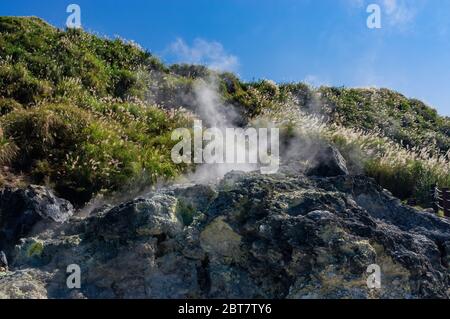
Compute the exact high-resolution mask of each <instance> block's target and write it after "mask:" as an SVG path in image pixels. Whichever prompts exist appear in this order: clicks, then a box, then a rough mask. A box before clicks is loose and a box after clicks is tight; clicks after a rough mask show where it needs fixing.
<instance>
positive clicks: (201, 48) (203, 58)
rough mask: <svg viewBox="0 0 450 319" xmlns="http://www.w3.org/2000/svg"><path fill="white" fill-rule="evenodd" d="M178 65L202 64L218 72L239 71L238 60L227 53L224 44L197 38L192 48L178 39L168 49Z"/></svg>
mask: <svg viewBox="0 0 450 319" xmlns="http://www.w3.org/2000/svg"><path fill="white" fill-rule="evenodd" d="M168 51H169V53H170V54H171V55H173V56H174V58H175V60H176V61H177V62H178V63H191V64H202V65H205V66H208V67H209V68H211V69H214V70H217V71H232V72H235V71H237V67H238V65H239V62H238V58H237V57H236V56H234V55H232V54H229V53H227V52H226V51H225V49H224V48H223V46H222V44H221V43H219V42H216V41H212V42H209V41H206V40H204V39H200V38H197V39H195V40H194V42H193V44H192V46H189V45H188V44H187V43H186V42H185V41H184V40H183V39H180V38H178V39H177V40H176V41H175V42H173V43H172V44H171V45H170V46H169V49H168Z"/></svg>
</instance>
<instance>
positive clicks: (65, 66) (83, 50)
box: [0, 17, 450, 205]
mask: <svg viewBox="0 0 450 319" xmlns="http://www.w3.org/2000/svg"><path fill="white" fill-rule="evenodd" d="M212 76H214V77H215V78H216V79H217V84H218V89H219V92H220V95H221V97H222V99H223V104H224V105H228V106H229V107H234V108H235V109H236V110H237V111H238V112H239V113H240V114H241V117H240V120H239V121H238V122H237V123H236V124H237V125H246V124H247V123H248V122H250V121H252V120H253V119H255V118H259V117H266V116H269V117H272V118H273V119H275V118H278V119H280V122H282V123H283V125H285V126H286V128H289V129H292V132H293V133H292V134H291V137H293V136H296V137H297V138H302V135H301V134H296V133H295V132H296V131H297V133H298V132H299V131H303V132H305V129H304V127H303V129H302V125H306V126H308V125H310V124H306V123H307V122H308V123H312V122H314V123H316V124H317V122H315V120H314V116H320V117H321V118H322V120H321V122H320V124H317V125H315V126H314V130H312V131H314V132H315V133H314V134H316V137H315V138H319V139H326V140H328V141H331V142H333V143H335V144H336V145H338V146H339V148H340V149H341V150H342V152H343V154H344V155H345V156H346V157H347V159H349V160H350V162H351V163H352V165H353V166H354V167H357V168H358V169H359V170H361V171H362V172H363V173H365V174H367V175H369V176H372V177H375V178H376V179H377V180H378V182H380V183H381V184H382V185H383V186H385V187H386V188H388V189H389V190H391V191H393V192H394V194H396V195H397V196H399V197H401V198H403V199H407V198H415V199H417V200H418V201H419V203H421V204H424V205H426V203H427V201H428V198H427V194H428V189H429V188H430V187H431V185H432V184H433V183H439V184H441V185H442V186H448V185H450V173H449V169H448V168H449V164H448V152H449V149H450V120H449V119H448V118H444V117H441V116H439V115H438V114H437V113H436V111H435V110H433V109H432V108H430V107H428V106H426V105H425V104H423V103H422V102H420V101H417V100H411V99H407V98H406V97H404V96H402V95H401V94H399V93H396V92H393V91H390V90H386V89H380V90H378V89H347V88H328V87H321V88H311V87H308V86H307V85H305V84H296V83H293V84H281V85H276V84H274V83H272V82H270V81H258V82H253V83H244V82H242V81H240V80H239V79H238V78H237V77H236V76H235V75H233V74H230V73H216V72H213V71H211V70H208V69H207V68H206V67H203V66H194V65H172V66H166V65H164V64H163V63H161V62H160V61H159V60H158V59H157V58H156V57H154V56H153V55H151V54H150V53H149V52H147V51H145V50H142V49H141V48H140V47H139V46H137V45H136V44H134V43H130V42H126V41H123V40H121V39H113V40H111V39H105V38H102V37H98V36H95V35H92V34H89V33H86V32H84V31H82V30H59V29H56V28H54V27H52V26H50V25H48V24H47V23H45V22H44V21H42V20H40V19H38V18H13V17H0V125H1V126H0V164H2V165H1V168H0V183H4V184H18V183H20V181H23V182H27V183H28V182H33V183H41V184H42V183H46V184H48V185H50V186H52V187H53V188H55V190H56V191H57V192H58V193H59V194H60V195H61V196H64V197H66V198H68V199H70V200H71V201H73V202H75V203H77V204H82V203H85V202H86V201H88V200H89V199H90V198H92V196H93V195H95V194H97V193H102V192H104V193H110V192H114V191H119V190H123V189H124V188H125V189H130V188H139V187H142V186H143V185H149V184H152V183H155V182H156V181H158V180H160V179H167V178H173V177H176V176H178V175H179V174H181V173H182V172H184V171H185V170H186V169H188V167H186V166H185V165H175V164H174V163H173V162H172V161H171V159H170V150H171V148H172V146H173V143H174V142H173V141H171V139H170V134H171V132H172V130H173V129H174V128H177V127H187V126H190V123H191V120H192V117H193V115H192V114H191V112H188V111H187V110H189V111H192V112H195V111H196V105H195V102H194V101H195V99H194V98H190V97H192V95H193V86H194V84H195V81H196V80H197V79H199V78H206V77H212ZM288 112H290V113H289V114H288ZM292 115H295V116H294V117H292ZM290 117H292V118H290ZM308 127H309V126H308ZM308 134H311V132H309V133H308ZM403 157H404V158H403Z"/></svg>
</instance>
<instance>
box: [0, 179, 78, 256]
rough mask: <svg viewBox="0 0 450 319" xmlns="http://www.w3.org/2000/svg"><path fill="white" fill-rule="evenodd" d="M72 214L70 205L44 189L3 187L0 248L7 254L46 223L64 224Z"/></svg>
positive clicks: (0, 199) (1, 194) (0, 210)
mask: <svg viewBox="0 0 450 319" xmlns="http://www.w3.org/2000/svg"><path fill="white" fill-rule="evenodd" d="M72 214H73V207H72V205H71V204H70V202H68V201H66V200H64V199H60V198H58V197H56V196H55V195H54V194H53V192H52V191H50V190H49V189H47V188H45V187H43V186H36V185H30V186H28V187H27V188H26V189H13V188H9V187H7V188H4V189H3V190H1V192H0V249H1V250H4V251H5V252H6V253H8V252H9V251H10V250H11V249H12V248H13V247H14V245H15V244H16V243H17V242H18V240H19V239H20V238H24V237H26V236H29V235H30V234H31V233H32V232H33V231H38V230H39V228H46V227H48V224H52V223H56V224H60V223H64V222H66V221H67V220H68V219H69V218H70V216H72Z"/></svg>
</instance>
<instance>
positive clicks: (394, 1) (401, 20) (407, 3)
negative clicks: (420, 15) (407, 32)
mask: <svg viewBox="0 0 450 319" xmlns="http://www.w3.org/2000/svg"><path fill="white" fill-rule="evenodd" d="M417 5H418V3H417V1H414V0H383V6H384V10H385V12H386V14H387V16H388V23H390V24H391V25H396V26H405V25H407V24H408V23H411V22H413V21H414V19H415V17H416V15H417Z"/></svg>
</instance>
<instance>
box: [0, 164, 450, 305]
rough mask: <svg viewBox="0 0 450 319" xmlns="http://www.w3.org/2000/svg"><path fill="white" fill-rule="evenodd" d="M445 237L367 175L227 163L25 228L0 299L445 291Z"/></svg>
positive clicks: (431, 219)
mask: <svg viewBox="0 0 450 319" xmlns="http://www.w3.org/2000/svg"><path fill="white" fill-rule="evenodd" d="M188 217H189V218H188ZM449 247H450V223H449V222H448V221H447V220H444V219H440V218H438V217H436V216H434V215H432V214H430V213H426V212H421V211H418V210H416V209H413V208H411V207H408V206H404V205H402V203H401V202H400V201H399V200H397V199H395V198H394V197H393V196H392V195H391V194H390V193H388V192H387V191H385V190H383V189H381V188H380V187H378V186H377V185H376V184H375V183H374V182H373V181H372V180H371V179H368V178H366V177H362V176H349V175H340V176H334V177H317V176H315V177H314V178H308V177H307V176H304V175H289V174H277V175H260V174H257V173H238V172H233V173H230V174H228V175H226V177H225V178H224V179H223V180H222V181H221V182H220V183H219V184H218V185H214V186H202V185H195V186H180V187H171V188H167V189H162V190H160V191H158V192H154V193H151V194H148V195H147V196H144V197H141V198H137V199H135V200H132V201H129V202H127V203H124V204H122V205H119V206H116V207H113V208H111V207H108V206H105V207H104V208H101V209H97V210H95V211H94V213H92V214H91V216H89V217H87V218H78V217H72V218H71V220H70V222H69V223H65V224H61V225H59V226H58V227H54V228H51V229H45V230H42V232H40V233H35V234H33V236H25V237H24V238H22V239H21V240H20V242H19V244H18V245H17V246H16V247H15V250H14V254H12V255H13V256H12V258H11V259H10V271H9V272H5V273H3V274H0V298H449V297H450V290H449V287H450V286H449V283H450V278H449V256H450V249H449ZM71 264H77V265H79V266H80V268H81V288H80V289H69V288H68V287H67V285H66V279H67V276H68V274H67V273H66V269H67V266H68V265H71ZM373 264H376V265H378V266H379V268H380V270H381V288H380V289H376V288H375V289H373V288H369V287H368V285H367V280H368V277H369V275H370V274H369V273H367V269H368V266H370V265H373Z"/></svg>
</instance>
